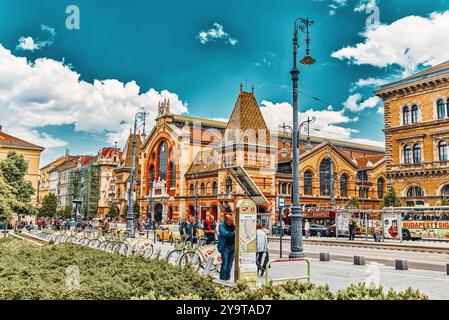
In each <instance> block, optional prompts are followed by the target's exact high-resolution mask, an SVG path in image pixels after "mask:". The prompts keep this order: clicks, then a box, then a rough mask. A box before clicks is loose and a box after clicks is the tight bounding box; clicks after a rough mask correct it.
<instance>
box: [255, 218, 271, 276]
mask: <svg viewBox="0 0 449 320" xmlns="http://www.w3.org/2000/svg"><path fill="white" fill-rule="evenodd" d="M256 238H257V250H256V251H257V253H256V262H257V273H258V274H260V276H263V274H264V273H265V268H266V266H267V263H268V236H267V234H266V233H265V231H263V229H262V226H261V225H260V224H257V231H256ZM264 253H265V259H264V263H263V265H262V258H263V256H264Z"/></svg>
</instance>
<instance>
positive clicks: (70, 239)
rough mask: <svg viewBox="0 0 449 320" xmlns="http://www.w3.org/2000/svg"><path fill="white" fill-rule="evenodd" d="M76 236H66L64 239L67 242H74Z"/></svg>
mask: <svg viewBox="0 0 449 320" xmlns="http://www.w3.org/2000/svg"><path fill="white" fill-rule="evenodd" d="M76 240H77V238H76V237H75V236H68V237H67V239H66V241H65V242H67V243H76Z"/></svg>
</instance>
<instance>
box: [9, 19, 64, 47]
mask: <svg viewBox="0 0 449 320" xmlns="http://www.w3.org/2000/svg"><path fill="white" fill-rule="evenodd" d="M41 31H43V32H45V33H46V34H47V37H48V39H47V40H40V39H39V38H36V40H34V39H33V38H32V37H29V36H28V37H20V38H19V44H18V45H17V47H16V50H23V51H34V50H40V49H42V48H43V47H48V46H51V45H52V44H53V43H54V42H55V37H56V31H55V29H53V28H51V27H49V26H46V25H41Z"/></svg>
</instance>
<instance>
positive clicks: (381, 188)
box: [377, 178, 385, 199]
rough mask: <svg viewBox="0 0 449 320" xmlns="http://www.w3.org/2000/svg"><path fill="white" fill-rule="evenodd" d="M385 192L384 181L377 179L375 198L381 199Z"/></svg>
mask: <svg viewBox="0 0 449 320" xmlns="http://www.w3.org/2000/svg"><path fill="white" fill-rule="evenodd" d="M384 192H385V180H384V179H383V178H379V179H377V198H378V199H383V197H384Z"/></svg>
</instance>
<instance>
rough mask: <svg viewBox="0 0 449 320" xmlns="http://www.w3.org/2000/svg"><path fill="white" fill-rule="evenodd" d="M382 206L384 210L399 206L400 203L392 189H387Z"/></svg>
mask: <svg viewBox="0 0 449 320" xmlns="http://www.w3.org/2000/svg"><path fill="white" fill-rule="evenodd" d="M382 206H383V207H384V208H387V207H400V206H401V201H400V200H399V198H398V196H397V195H396V191H394V189H393V188H391V187H390V188H388V191H387V193H386V194H385V196H384V198H383V200H382Z"/></svg>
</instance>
